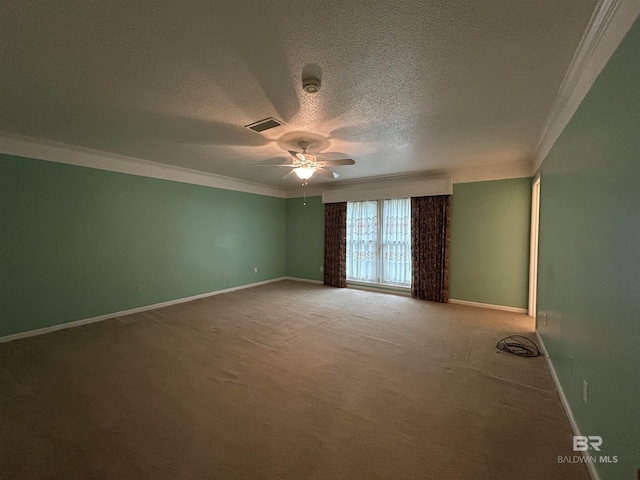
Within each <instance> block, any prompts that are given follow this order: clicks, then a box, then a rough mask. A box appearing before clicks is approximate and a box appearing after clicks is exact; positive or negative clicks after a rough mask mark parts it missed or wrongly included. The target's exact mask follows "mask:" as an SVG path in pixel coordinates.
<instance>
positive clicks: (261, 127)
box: [245, 117, 283, 133]
mask: <svg viewBox="0 0 640 480" xmlns="http://www.w3.org/2000/svg"><path fill="white" fill-rule="evenodd" d="M280 125H283V122H281V121H280V120H276V119H275V118H273V117H269V118H265V119H263V120H259V121H257V122H253V123H250V124H249V125H245V127H246V128H248V129H249V130H253V131H254V132H258V133H260V132H264V131H265V130H269V129H270V128H275V127H279V126H280Z"/></svg>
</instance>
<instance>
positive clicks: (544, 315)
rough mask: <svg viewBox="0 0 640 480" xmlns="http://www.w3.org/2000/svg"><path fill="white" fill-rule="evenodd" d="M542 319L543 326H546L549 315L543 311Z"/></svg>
mask: <svg viewBox="0 0 640 480" xmlns="http://www.w3.org/2000/svg"><path fill="white" fill-rule="evenodd" d="M542 319H543V320H544V326H545V327H546V326H547V322H548V319H549V315H547V314H546V313H543V314H542Z"/></svg>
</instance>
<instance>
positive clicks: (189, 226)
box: [0, 155, 286, 336]
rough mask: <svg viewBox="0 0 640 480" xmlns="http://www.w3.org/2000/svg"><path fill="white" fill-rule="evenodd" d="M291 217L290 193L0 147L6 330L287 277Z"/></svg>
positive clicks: (0, 296) (0, 325)
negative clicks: (137, 172)
mask: <svg viewBox="0 0 640 480" xmlns="http://www.w3.org/2000/svg"><path fill="white" fill-rule="evenodd" d="M285 218H286V212H285V200H284V199H279V198H272V197H266V196H260V195H252V194H247V193H240V192H234V191H229V190H220V189H214V188H208V187H202V186H197V185H190V184H185V183H178V182H170V181H164V180H157V179H152V178H146V177H139V176H133V175H125V174H120V173H113V172H106V171H102V170H95V169H90V168H83V167H76V166H70V165H63V164H59V163H53V162H45V161H41V160H33V159H25V158H18V157H11V156H7V155H0V232H1V236H0V268H1V275H0V336H2V335H8V334H12V333H16V332H23V331H28V330H33V329H37V328H42V327H46V326H50V325H56V324H60V323H65V322H69V321H73V320H79V319H83V318H88V317H93V316H96V315H102V314H106V313H112V312H117V311H120V310H126V309H131V308H135V307H140V306H144V305H149V304H154V303H158V302H163V301H167V300H172V299H177V298H181V297H187V296H191V295H196V294H200V293H205V292H211V291H214V290H220V289H224V288H227V287H233V286H238V285H244V284H248V283H253V282H258V281H261V280H266V279H271V278H276V277H280V276H284V275H285V271H286V258H285V249H284V248H283V245H284V244H285V241H286V226H285V221H286V220H285ZM254 266H257V267H258V273H257V274H255V273H253V267H254ZM225 272H228V278H225V276H224V274H225ZM136 285H142V291H141V292H140V293H136V290H135V286H136Z"/></svg>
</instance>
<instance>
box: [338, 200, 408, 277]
mask: <svg viewBox="0 0 640 480" xmlns="http://www.w3.org/2000/svg"><path fill="white" fill-rule="evenodd" d="M347 280H351V281H358V282H370V283H383V284H387V285H400V286H405V287H408V286H410V285H411V201H410V199H408V198H398V199H392V200H379V201H375V200H374V201H366V202H349V203H348V204H347Z"/></svg>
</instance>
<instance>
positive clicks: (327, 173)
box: [315, 168, 340, 179]
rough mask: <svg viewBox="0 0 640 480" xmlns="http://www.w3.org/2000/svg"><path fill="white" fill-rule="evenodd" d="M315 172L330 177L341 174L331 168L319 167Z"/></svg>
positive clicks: (336, 176)
mask: <svg viewBox="0 0 640 480" xmlns="http://www.w3.org/2000/svg"><path fill="white" fill-rule="evenodd" d="M315 173H317V174H318V175H322V176H324V177H329V178H333V179H335V178H338V177H339V176H340V174H339V173H336V172H332V171H331V170H327V169H326V168H317V169H316V171H315Z"/></svg>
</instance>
